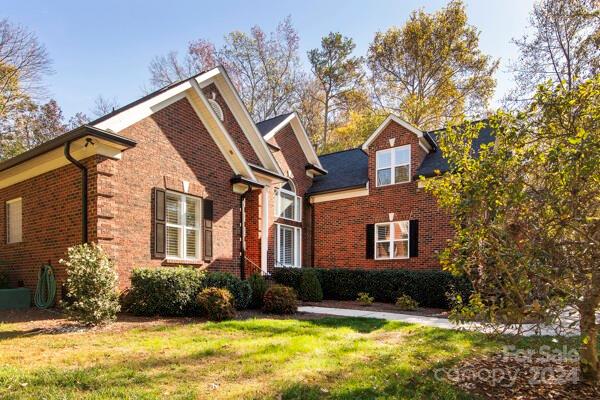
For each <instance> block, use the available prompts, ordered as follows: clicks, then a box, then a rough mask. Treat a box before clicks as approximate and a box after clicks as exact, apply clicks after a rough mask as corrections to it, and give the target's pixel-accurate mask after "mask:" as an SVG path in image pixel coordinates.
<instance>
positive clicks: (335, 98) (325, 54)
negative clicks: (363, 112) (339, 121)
mask: <svg viewBox="0 0 600 400" xmlns="http://www.w3.org/2000/svg"><path fill="white" fill-rule="evenodd" d="M355 48H356V45H355V44H354V41H353V40H352V39H351V38H348V37H346V36H342V34H341V33H338V32H335V33H334V32H330V33H329V35H327V36H325V37H323V38H322V39H321V47H320V48H317V49H312V50H310V51H309V52H308V60H309V61H310V64H311V69H312V73H313V74H314V76H315V78H316V80H317V81H318V83H319V85H320V89H321V92H322V95H321V96H319V97H318V98H319V99H320V100H321V101H322V102H323V116H322V119H323V125H322V129H321V131H322V140H321V143H320V146H319V147H321V148H323V147H326V146H327V144H328V133H329V125H330V121H331V119H332V117H333V118H335V114H336V113H337V112H339V111H340V108H345V109H346V110H347V109H348V108H349V107H348V105H349V104H348V103H349V102H350V101H351V100H352V99H354V98H355V97H354V96H353V93H352V92H354V91H356V90H358V89H359V88H360V87H361V86H362V79H363V75H364V74H363V71H362V63H363V59H362V58H361V57H353V56H352V52H353V51H354V49H355Z"/></svg>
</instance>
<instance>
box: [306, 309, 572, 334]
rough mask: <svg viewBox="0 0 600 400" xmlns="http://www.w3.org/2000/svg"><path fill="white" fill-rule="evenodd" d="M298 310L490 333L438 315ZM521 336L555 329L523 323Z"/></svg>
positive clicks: (569, 331) (513, 330) (508, 331)
mask: <svg viewBox="0 0 600 400" xmlns="http://www.w3.org/2000/svg"><path fill="white" fill-rule="evenodd" d="M298 311H300V312H305V313H311V314H325V315H336V316H340V317H357V318H376V319H384V320H387V321H401V322H406V323H410V324H421V325H425V326H432V327H435V328H443V329H454V330H469V331H479V332H484V333H485V332H488V333H491V332H492V330H491V329H490V328H489V327H485V326H483V325H481V324H479V323H477V322H471V323H468V324H461V325H457V324H453V323H452V322H450V321H449V320H447V319H446V318H439V317H427V316H422V315H412V314H402V313H392V312H382V311H369V310H359V309H347V308H330V307H312V306H310V307H308V306H307V307H298ZM561 331H562V332H563V334H564V335H567V336H573V335H578V334H579V329H573V328H563V329H561ZM502 333H504V334H509V335H510V334H517V333H518V330H517V328H516V327H515V328H513V327H507V328H505V329H504V330H503V332H502ZM521 335H523V336H535V335H544V336H555V335H556V330H555V328H553V327H551V326H548V327H543V328H542V329H541V331H540V332H535V331H534V330H533V326H528V325H524V326H523V332H521Z"/></svg>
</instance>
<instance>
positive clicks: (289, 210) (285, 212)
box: [279, 192, 295, 219]
mask: <svg viewBox="0 0 600 400" xmlns="http://www.w3.org/2000/svg"><path fill="white" fill-rule="evenodd" d="M279 195H280V196H281V203H279V206H280V214H279V215H280V216H281V217H283V218H287V219H294V200H295V196H293V195H291V194H288V193H284V192H279Z"/></svg>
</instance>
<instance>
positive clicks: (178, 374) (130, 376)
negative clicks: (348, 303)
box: [0, 318, 500, 400]
mask: <svg viewBox="0 0 600 400" xmlns="http://www.w3.org/2000/svg"><path fill="white" fill-rule="evenodd" d="M146 321H147V322H140V321H139V320H136V319H133V318H129V319H125V320H122V321H120V322H117V323H116V324H114V325H112V326H109V327H107V328H103V329H99V330H92V331H75V332H69V331H68V329H62V330H58V331H56V330H55V331H54V332H52V331H50V332H49V331H36V330H30V329H26V328H31V324H29V325H27V326H26V327H25V328H24V326H23V325H22V324H20V323H4V324H1V323H0V398H3V399H12V398H15V399H30V398H36V399H63V398H67V399H81V398H84V399H105V398H106V399H108V398H131V399H153V398H184V399H196V398H210V399H214V400H216V399H229V398H232V399H237V398H273V399H292V398H297V399H320V398H334V399H371V398H423V399H442V398H443V399H463V398H471V397H470V396H469V395H468V394H467V393H464V392H461V391H460V390H459V389H457V388H455V387H454V386H451V385H449V384H447V383H445V382H442V381H439V380H436V379H434V373H433V371H434V370H435V369H436V368H438V367H440V366H447V365H449V364H451V363H454V362H458V361H460V360H462V359H464V358H465V357H467V356H469V355H471V354H476V353H482V352H486V351H490V350H496V349H498V347H499V346H500V344H499V343H498V342H494V341H490V340H489V338H486V337H485V336H483V335H480V334H476V333H465V332H455V331H449V330H441V329H434V328H426V327H421V326H417V325H408V324H403V323H398V322H386V321H381V320H374V319H354V318H320V319H308V320H298V319H269V318H260V319H254V318H251V319H245V320H236V321H230V322H222V323H207V322H201V321H189V320H188V321H181V320H179V321H176V322H173V321H151V320H146ZM67 326H68V325H67ZM65 330H66V332H63V331H65Z"/></svg>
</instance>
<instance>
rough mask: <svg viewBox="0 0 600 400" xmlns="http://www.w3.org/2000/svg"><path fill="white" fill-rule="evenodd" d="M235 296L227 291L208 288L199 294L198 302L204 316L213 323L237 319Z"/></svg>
mask: <svg viewBox="0 0 600 400" xmlns="http://www.w3.org/2000/svg"><path fill="white" fill-rule="evenodd" d="M233 301H234V299H233V296H232V295H231V293H230V292H229V290H227V289H223V288H216V287H208V288H206V289H203V290H202V291H201V292H200V293H198V297H197V302H198V307H199V309H200V312H201V313H202V315H204V316H206V317H207V318H208V319H209V320H211V321H224V320H227V319H232V318H234V317H235V307H234V306H233Z"/></svg>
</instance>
